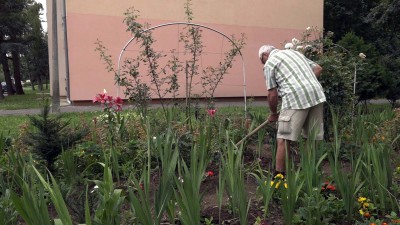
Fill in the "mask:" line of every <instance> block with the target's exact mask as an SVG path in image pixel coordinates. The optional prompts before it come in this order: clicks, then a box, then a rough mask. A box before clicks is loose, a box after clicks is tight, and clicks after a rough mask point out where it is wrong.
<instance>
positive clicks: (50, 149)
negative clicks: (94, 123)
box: [23, 102, 88, 172]
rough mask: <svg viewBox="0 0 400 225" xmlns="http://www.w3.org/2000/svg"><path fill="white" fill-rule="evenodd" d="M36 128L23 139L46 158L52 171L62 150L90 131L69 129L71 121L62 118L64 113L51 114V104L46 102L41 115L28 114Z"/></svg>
mask: <svg viewBox="0 0 400 225" xmlns="http://www.w3.org/2000/svg"><path fill="white" fill-rule="evenodd" d="M28 117H29V120H30V123H31V125H32V126H33V127H34V128H35V129H33V130H30V131H28V132H27V134H26V136H25V137H23V141H24V142H25V143H26V144H27V145H29V146H31V147H32V151H33V152H34V153H35V154H37V155H38V156H40V157H41V158H42V159H44V160H46V162H47V167H48V169H49V170H50V172H54V162H55V161H56V159H57V157H58V155H60V154H61V152H62V150H63V149H64V150H67V149H68V148H69V147H71V146H73V145H74V144H75V143H76V142H77V141H79V140H81V139H82V138H83V137H85V136H86V135H87V133H88V129H86V128H83V129H79V130H73V129H69V128H68V126H69V122H64V121H62V120H61V117H62V115H57V116H54V117H53V116H51V115H50V106H49V105H48V102H45V104H44V106H43V109H42V112H41V115H40V116H39V117H37V116H31V115H28Z"/></svg>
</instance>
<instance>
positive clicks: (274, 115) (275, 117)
mask: <svg viewBox="0 0 400 225" xmlns="http://www.w3.org/2000/svg"><path fill="white" fill-rule="evenodd" d="M278 118H279V113H272V114H270V115H269V116H268V121H269V122H270V123H273V122H276V121H278Z"/></svg>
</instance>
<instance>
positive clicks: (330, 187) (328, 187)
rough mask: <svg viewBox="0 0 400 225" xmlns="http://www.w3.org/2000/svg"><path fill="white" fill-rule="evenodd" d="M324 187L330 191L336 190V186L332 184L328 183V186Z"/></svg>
mask: <svg viewBox="0 0 400 225" xmlns="http://www.w3.org/2000/svg"><path fill="white" fill-rule="evenodd" d="M326 189H328V190H330V191H336V187H335V186H333V185H328V186H327V187H326Z"/></svg>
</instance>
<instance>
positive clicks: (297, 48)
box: [296, 45, 304, 50]
mask: <svg viewBox="0 0 400 225" xmlns="http://www.w3.org/2000/svg"><path fill="white" fill-rule="evenodd" d="M303 48H304V47H303V45H299V46H297V47H296V50H302V49H303Z"/></svg>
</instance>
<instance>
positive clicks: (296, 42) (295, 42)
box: [292, 38, 300, 45]
mask: <svg viewBox="0 0 400 225" xmlns="http://www.w3.org/2000/svg"><path fill="white" fill-rule="evenodd" d="M299 42H300V41H299V40H297V39H296V38H293V39H292V43H293V45H297V44H298V43H299Z"/></svg>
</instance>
